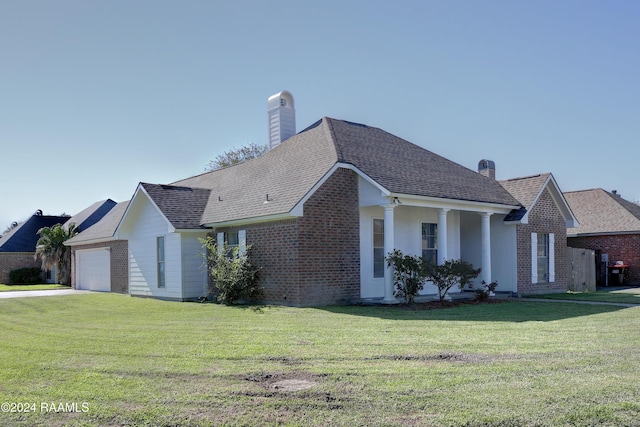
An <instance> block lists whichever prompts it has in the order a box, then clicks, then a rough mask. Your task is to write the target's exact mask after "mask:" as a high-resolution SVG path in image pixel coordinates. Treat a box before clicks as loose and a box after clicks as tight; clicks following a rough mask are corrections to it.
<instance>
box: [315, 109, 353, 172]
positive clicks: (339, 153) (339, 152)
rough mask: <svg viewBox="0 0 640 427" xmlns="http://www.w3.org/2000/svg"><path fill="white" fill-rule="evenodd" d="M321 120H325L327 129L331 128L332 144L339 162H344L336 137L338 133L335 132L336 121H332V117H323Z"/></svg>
mask: <svg viewBox="0 0 640 427" xmlns="http://www.w3.org/2000/svg"><path fill="white" fill-rule="evenodd" d="M321 120H323V121H324V122H325V123H326V124H327V127H328V128H329V135H330V138H331V142H332V143H333V147H334V149H335V150H336V155H337V157H338V162H343V161H344V155H343V152H342V149H341V148H340V144H338V138H337V137H336V132H335V130H334V128H333V122H334V121H335V120H336V119H332V118H330V117H326V116H324V117H322V119H321ZM347 123H349V122H347Z"/></svg>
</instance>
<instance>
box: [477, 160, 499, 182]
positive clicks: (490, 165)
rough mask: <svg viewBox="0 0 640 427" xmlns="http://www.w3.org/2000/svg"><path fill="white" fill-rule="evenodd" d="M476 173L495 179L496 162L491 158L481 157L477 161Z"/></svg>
mask: <svg viewBox="0 0 640 427" xmlns="http://www.w3.org/2000/svg"><path fill="white" fill-rule="evenodd" d="M478 173H479V174H480V175H483V176H486V177H488V178H491V179H496V164H495V163H494V162H493V161H492V160H486V159H482V160H480V161H479V162H478Z"/></svg>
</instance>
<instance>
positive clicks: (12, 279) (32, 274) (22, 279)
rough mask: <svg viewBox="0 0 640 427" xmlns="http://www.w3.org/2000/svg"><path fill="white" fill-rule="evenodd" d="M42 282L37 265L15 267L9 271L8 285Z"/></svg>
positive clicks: (40, 272)
mask: <svg viewBox="0 0 640 427" xmlns="http://www.w3.org/2000/svg"><path fill="white" fill-rule="evenodd" d="M40 282H42V270H40V269H39V268H38V267H26V268H17V269H15V270H11V271H10V272H9V285H35V284H38V283H40Z"/></svg>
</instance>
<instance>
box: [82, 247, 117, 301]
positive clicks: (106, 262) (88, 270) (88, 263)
mask: <svg viewBox="0 0 640 427" xmlns="http://www.w3.org/2000/svg"><path fill="white" fill-rule="evenodd" d="M110 259H111V252H110V251H109V249H107V248H102V249H85V250H79V251H76V288H77V289H86V290H90V291H106V292H109V291H110V290H111V262H110Z"/></svg>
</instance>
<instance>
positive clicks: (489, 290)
mask: <svg viewBox="0 0 640 427" xmlns="http://www.w3.org/2000/svg"><path fill="white" fill-rule="evenodd" d="M497 287H498V282H497V281H495V280H494V281H493V282H491V283H489V284H487V282H485V281H484V280H483V281H482V284H481V286H480V287H479V288H478V289H476V290H475V291H476V298H475V299H476V301H483V302H484V301H488V300H489V298H490V297H491V296H492V295H494V293H493V291H495V290H496V288H497ZM469 288H470V289H473V286H472V285H469Z"/></svg>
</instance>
